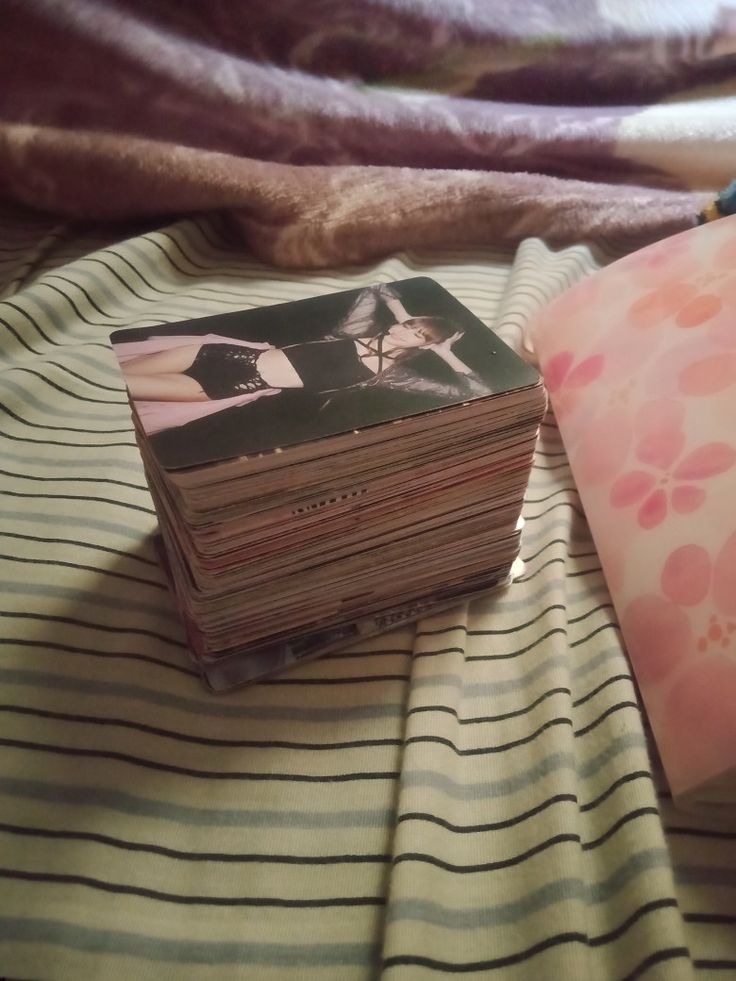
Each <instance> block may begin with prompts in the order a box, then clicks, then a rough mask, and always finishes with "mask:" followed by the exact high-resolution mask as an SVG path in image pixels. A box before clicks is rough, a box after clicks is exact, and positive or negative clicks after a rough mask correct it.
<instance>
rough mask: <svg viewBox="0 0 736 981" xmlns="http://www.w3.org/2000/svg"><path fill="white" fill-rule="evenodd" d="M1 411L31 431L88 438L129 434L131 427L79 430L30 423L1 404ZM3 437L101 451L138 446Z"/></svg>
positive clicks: (76, 428)
mask: <svg viewBox="0 0 736 981" xmlns="http://www.w3.org/2000/svg"><path fill="white" fill-rule="evenodd" d="M0 409H2V411H3V412H5V414H6V415H8V416H10V418H11V419H15V421H16V422H19V423H21V425H23V426H29V427H30V428H31V429H50V430H52V431H54V432H68V433H86V434H87V435H88V436H109V435H110V434H111V433H129V432H130V431H131V427H130V426H128V427H127V429H126V428H123V429H90V428H89V427H87V428H86V429H85V428H79V427H77V426H49V425H47V424H46V423H45V422H30V421H29V420H28V419H24V418H23V417H22V416H19V415H18V413H17V412H13V410H12V409H9V408H8V407H7V405H5V404H4V403H3V402H0ZM3 436H9V437H10V438H11V439H18V440H19V441H20V442H21V443H23V442H26V441H27V442H29V443H43V442H50V443H52V444H54V445H58V446H79V447H84V448H90V449H99V448H100V447H104V446H136V444H135V443H65V442H63V441H62V440H34V439H32V438H30V437H27V436H23V437H17V436H11V434H10V433H3Z"/></svg>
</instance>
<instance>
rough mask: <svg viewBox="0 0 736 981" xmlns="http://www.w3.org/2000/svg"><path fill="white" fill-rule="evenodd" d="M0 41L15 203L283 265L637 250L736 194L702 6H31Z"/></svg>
mask: <svg viewBox="0 0 736 981" xmlns="http://www.w3.org/2000/svg"><path fill="white" fill-rule="evenodd" d="M2 26H3V30H2V32H1V33H0V177H1V178H2V184H1V185H0V186H2V188H3V189H4V193H5V195H7V196H9V197H11V198H13V199H15V200H17V201H21V202H23V203H25V204H28V205H31V206H33V207H36V208H40V209H43V210H47V211H52V212H56V213H59V214H63V215H67V216H73V217H79V218H110V217H121V218H123V217H125V218H138V217H143V216H149V215H163V214H170V213H181V212H187V211H196V210H205V209H223V210H227V211H228V212H230V213H231V214H232V215H233V217H234V218H235V220H236V223H237V227H238V228H239V229H240V230H241V231H242V232H243V234H244V235H245V236H246V238H247V241H248V243H249V245H250V247H251V248H252V250H253V251H254V252H255V253H256V254H258V255H259V256H260V257H262V258H264V259H266V260H268V261H270V262H275V263H277V264H280V265H301V266H320V265H326V264H331V263H344V262H350V261H360V260H363V259H367V258H370V257H373V256H376V255H379V254H382V253H386V252H389V251H392V250H395V249H397V248H406V247H411V246H417V245H432V244H442V245H447V244H474V245H475V244H491V243H492V244H497V243H500V242H513V241H516V240H518V239H520V238H522V237H524V236H527V235H539V236H542V237H544V238H546V239H547V240H548V241H551V242H557V243H563V242H569V241H573V240H581V239H585V238H591V237H594V236H597V235H608V236H611V235H617V236H618V235H622V234H631V235H632V236H635V237H636V240H637V241H640V240H641V237H642V236H645V237H651V238H655V237H660V236H662V235H665V234H669V233H671V232H673V231H675V230H679V229H681V228H684V227H686V226H687V225H688V224H691V223H692V221H693V216H694V214H695V212H696V211H697V210H698V209H699V207H700V206H701V205H702V203H703V202H704V201H705V200H707V199H708V198H709V197H711V196H712V193H713V192H714V191H715V190H717V189H718V188H719V187H721V186H723V185H725V184H727V183H728V182H729V181H730V180H731V178H732V177H733V176H734V173H733V172H734V164H733V160H734V137H735V136H736V123H735V120H736V116H735V114H734V111H733V110H734V99H733V95H732V94H733V93H734V91H735V90H736V8H735V7H729V6H723V5H721V4H719V3H716V2H713V0H699V2H698V3H697V4H695V3H692V2H691V0H666V2H664V0H658V2H655V0H650V2H646V0H536V2H535V0H517V2H514V3H511V2H510V0H508V2H501V0H499V2H494V3H488V2H484V0H467V2H464V3H457V2H456V0H433V2H430V0H310V2H304V0H270V2H268V3H261V2H256V0H252V2H243V0H239V2H236V0H210V2H209V3H207V4H200V3H195V2H193V0H178V2H175V0H65V2H64V3H58V2H55V0H22V2H18V3H12V2H11V3H9V4H6V10H5V16H4V18H3V22H2ZM632 241H633V239H632Z"/></svg>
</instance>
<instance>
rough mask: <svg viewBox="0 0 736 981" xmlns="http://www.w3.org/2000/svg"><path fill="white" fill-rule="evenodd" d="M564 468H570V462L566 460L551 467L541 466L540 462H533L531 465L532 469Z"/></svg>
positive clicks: (550, 469) (549, 469)
mask: <svg viewBox="0 0 736 981" xmlns="http://www.w3.org/2000/svg"><path fill="white" fill-rule="evenodd" d="M564 468H568V469H569V468H570V464H569V463H568V462H567V461H565V463H555V465H554V466H552V467H543V466H542V464H541V463H535V464H533V466H532V470H544V471H547V472H549V471H552V470H563V469H564Z"/></svg>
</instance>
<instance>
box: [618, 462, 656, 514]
mask: <svg viewBox="0 0 736 981" xmlns="http://www.w3.org/2000/svg"><path fill="white" fill-rule="evenodd" d="M656 482H657V481H656V478H655V477H653V476H652V474H650V473H647V472H646V471H645V470H630V471H629V472H628V473H625V474H623V475H622V476H621V477H619V478H618V480H617V481H615V483H614V485H613V487H612V488H611V498H610V500H611V505H612V506H613V507H615V508H626V507H629V505H631V504H636V502H637V501H640V500H641V499H642V497H644V495H645V494H648V493H649V491H650V490H651V489H652V487H654V485H655V484H656Z"/></svg>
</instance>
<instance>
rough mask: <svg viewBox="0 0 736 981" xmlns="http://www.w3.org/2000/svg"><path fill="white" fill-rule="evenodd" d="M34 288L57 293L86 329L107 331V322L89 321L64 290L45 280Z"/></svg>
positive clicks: (77, 338)
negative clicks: (97, 328)
mask: <svg viewBox="0 0 736 981" xmlns="http://www.w3.org/2000/svg"><path fill="white" fill-rule="evenodd" d="M35 286H36V287H40V286H45V287H46V289H47V290H52V291H53V292H54V293H58V295H59V296H60V297H61V298H62V300H66V302H67V303H68V304H69V306H70V307H71V308H72V310H73V311H74V313H75V314H76V316H77V317H78V318H79V319H80V320H81V321H82V323H84V324H87V326H88V327H103V328H105V329H107V330H109V329H110V326H111V324H110V321H109V320H108V321H107V322H103V323H100V322H99V321H98V320H90V319H89V318H88V317H85V315H84V314H83V313H82V311H81V310H80V309H79V307H78V306H77V304H76V303H75V302H74V300H73V299H72V298H71V296H69V294H68V293H65V292H64V290H60V289H59V287H58V286H54V285H53V283H49V282H47V281H46V279H43V280H41V281H40V282H38V283H36V284H35ZM103 316H105V314H103ZM68 336H70V337H73V338H74V340H83V338H80V337H78V336H77V337H75V336H74V335H73V334H71V333H70V334H69V335H68Z"/></svg>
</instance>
